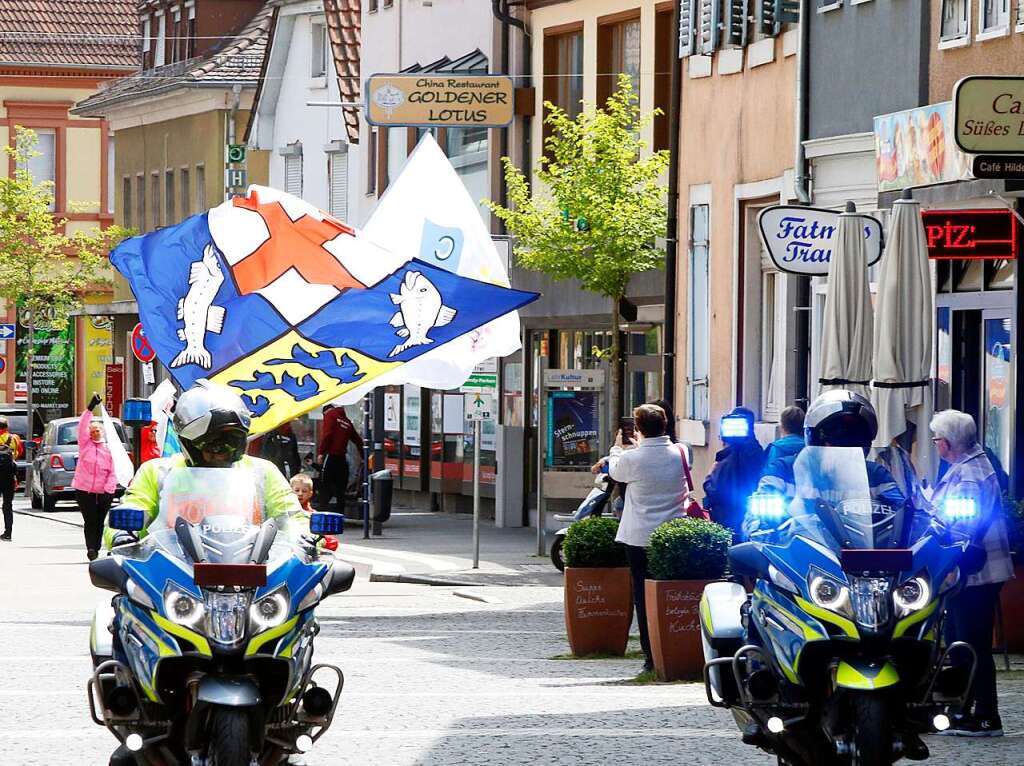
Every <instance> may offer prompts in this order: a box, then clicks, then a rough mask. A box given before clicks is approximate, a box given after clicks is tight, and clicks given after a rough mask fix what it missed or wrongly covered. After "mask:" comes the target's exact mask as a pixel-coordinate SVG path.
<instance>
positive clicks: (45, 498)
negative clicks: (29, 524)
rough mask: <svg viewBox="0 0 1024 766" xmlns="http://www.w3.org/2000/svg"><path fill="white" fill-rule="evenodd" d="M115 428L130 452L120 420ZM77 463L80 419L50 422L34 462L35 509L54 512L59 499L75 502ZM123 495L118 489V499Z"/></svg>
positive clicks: (61, 419)
mask: <svg viewBox="0 0 1024 766" xmlns="http://www.w3.org/2000/svg"><path fill="white" fill-rule="evenodd" d="M114 428H115V429H117V435H118V436H119V437H120V438H121V441H122V443H124V445H125V449H128V439H127V437H126V436H125V431H124V426H123V425H121V421H120V420H118V419H117V418H114ZM77 463H78V418H57V419H55V420H51V421H50V422H49V423H47V424H46V430H45V431H43V438H42V443H41V444H40V445H39V449H38V451H37V452H36V456H35V458H34V459H33V461H32V507H33V508H42V509H43V510H44V511H46V512H48V513H52V512H53V511H54V510H56V506H57V502H58V501H59V500H74V499H75V490H74V489H73V488H72V487H71V481H72V480H73V479H74V478H75V466H76V465H77ZM122 494H124V490H123V489H122V488H120V487H118V490H117V496H118V497H120V496H121V495H122Z"/></svg>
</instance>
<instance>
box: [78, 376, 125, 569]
mask: <svg viewBox="0 0 1024 766" xmlns="http://www.w3.org/2000/svg"><path fill="white" fill-rule="evenodd" d="M101 401H102V399H100V397H99V394H93V395H92V399H90V400H89V405H88V407H86V409H85V411H84V412H83V413H82V416H81V417H80V418H79V419H78V464H77V465H76V466H75V477H74V479H73V480H72V482H71V486H72V487H74V488H75V499H76V500H77V501H78V510H79V511H81V512H82V521H83V522H84V532H85V550H86V555H87V556H88V557H89V561H92V560H93V559H95V558H96V556H97V555H99V549H100V543H101V538H102V536H103V522H104V521H105V520H106V518H107V511H109V510H110V504H111V503H112V502H113V500H114V492H115V491H116V490H117V477H116V475H115V473H114V458H113V456H112V455H111V454H110V448H109V447H108V446H107V442H106V435H105V434H104V430H103V423H102V422H100V421H99V420H95V419H94V418H93V416H92V411H93V410H94V409H95V408H96V407H98V406H99V404H100V402H101Z"/></svg>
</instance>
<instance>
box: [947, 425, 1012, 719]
mask: <svg viewBox="0 0 1024 766" xmlns="http://www.w3.org/2000/svg"><path fill="white" fill-rule="evenodd" d="M931 430H932V433H933V434H934V435H933V437H932V441H933V442H935V448H936V449H937V450H938V453H939V457H941V458H942V459H943V460H945V461H946V462H947V463H949V470H948V471H946V473H945V474H944V475H943V476H942V478H941V479H940V480H939V482H938V484H936V485H935V491H934V493H933V494H932V500H931V502H932V507H933V509H934V510H935V513H936V514H937V515H938V516H939V518H940V519H942V521H943V522H944V523H946V524H952V525H953V526H954V527H955V528H956V529H957V530H958V531H960V532H962V533H964V534H967V535H970V537H971V539H972V540H973V541H974V542H975V543H977V544H979V545H981V546H983V547H984V548H985V553H986V556H987V558H986V561H985V567H984V568H983V569H982V570H981V571H980V572H978V573H977V574H973V575H971V576H970V577H969V578H968V579H967V587H966V588H964V589H963V590H962V591H961V592H960V594H959V595H958V596H957V597H956V598H955V599H953V601H952V602H951V603H950V605H949V608H948V612H947V620H946V640H947V642H953V641H965V642H966V643H968V644H970V645H971V646H972V647H973V648H974V651H975V652H976V654H977V656H978V667H977V671H976V673H975V677H974V686H973V688H972V690H971V696H970V699H969V701H968V703H967V706H966V707H965V708H964V710H963V711H962V712H961V714H960V715H955V716H953V720H952V725H951V726H950V727H949V729H947V730H946V731H945V732H944V733H945V734H950V735H953V736H961V737H999V736H1002V734H1003V725H1002V722H1001V721H1000V719H999V706H998V700H997V695H996V667H995V662H993V660H992V626H993V623H994V622H995V611H996V604H997V603H998V600H999V591H1000V590H1001V589H1002V587H1003V583H1004V582H1006V581H1007V580H1009V579H1010V578H1012V577H1013V562H1012V561H1011V559H1010V545H1009V541H1008V539H1007V536H1006V524H1005V522H1004V520H1003V507H1002V492H1001V491H1000V488H999V478H998V477H997V475H996V472H995V470H994V469H993V468H992V463H991V462H990V461H989V459H988V457H987V456H986V455H985V451H984V450H983V449H982V447H981V445H980V444H978V428H977V426H976V425H975V423H974V418H972V417H971V416H970V415H968V414H967V413H964V412H960V411H958V410H943V411H942V412H939V413H938V414H936V415H935V417H933V418H932V422H931ZM949 500H954V502H953V503H950V504H949V505H947V501H949ZM963 500H967V501H971V502H968V503H963V502H956V501H963ZM947 508H956V509H957V510H958V511H959V513H957V514H956V515H955V516H952V515H950V514H948V513H945V512H944V511H946V510H947ZM964 508H972V509H973V513H970V514H968V513H964V512H963V509H964ZM972 704H973V710H972V709H971V706H972Z"/></svg>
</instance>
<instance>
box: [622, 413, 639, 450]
mask: <svg viewBox="0 0 1024 766" xmlns="http://www.w3.org/2000/svg"><path fill="white" fill-rule="evenodd" d="M619 428H621V429H622V443H623V444H627V443H632V442H633V441H634V437H635V436H636V421H635V420H634V419H633V418H620V419H619Z"/></svg>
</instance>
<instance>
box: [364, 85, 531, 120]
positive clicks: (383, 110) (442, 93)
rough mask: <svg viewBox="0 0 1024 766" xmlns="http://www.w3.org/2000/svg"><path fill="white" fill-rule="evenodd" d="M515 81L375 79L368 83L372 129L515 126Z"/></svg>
mask: <svg viewBox="0 0 1024 766" xmlns="http://www.w3.org/2000/svg"><path fill="white" fill-rule="evenodd" d="M514 90H515V89H514V87H513V85H512V78H510V77H502V76H498V75H453V74H443V73H434V74H414V75H402V74H375V75H373V76H371V77H370V78H369V79H368V80H367V81H366V90H365V91H364V92H365V93H366V94H367V100H368V104H367V107H368V108H367V111H366V120H367V122H369V123H370V124H371V125H398V126H409V127H446V128H454V127H476V128H503V127H505V126H507V125H508V124H509V123H511V122H512V118H513V106H514V104H513V96H514Z"/></svg>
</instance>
